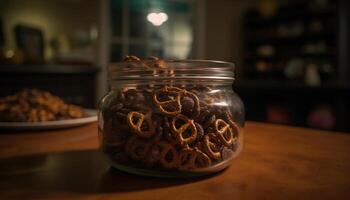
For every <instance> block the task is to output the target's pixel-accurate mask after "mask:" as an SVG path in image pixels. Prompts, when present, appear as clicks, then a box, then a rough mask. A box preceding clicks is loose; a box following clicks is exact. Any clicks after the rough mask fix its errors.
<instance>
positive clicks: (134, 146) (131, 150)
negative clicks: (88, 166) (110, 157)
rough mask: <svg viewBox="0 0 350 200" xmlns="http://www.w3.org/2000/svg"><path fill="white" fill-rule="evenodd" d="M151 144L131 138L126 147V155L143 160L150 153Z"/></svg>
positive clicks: (134, 137)
mask: <svg viewBox="0 0 350 200" xmlns="http://www.w3.org/2000/svg"><path fill="white" fill-rule="evenodd" d="M150 147H151V144H149V143H148V142H147V141H143V140H141V139H139V138H138V137H136V136H133V137H131V138H130V139H129V140H128V141H127V142H126V145H125V151H126V153H127V154H128V155H129V156H130V157H131V158H133V159H135V160H138V161H140V160H143V159H144V157H145V155H146V154H147V152H148V151H149V149H150Z"/></svg>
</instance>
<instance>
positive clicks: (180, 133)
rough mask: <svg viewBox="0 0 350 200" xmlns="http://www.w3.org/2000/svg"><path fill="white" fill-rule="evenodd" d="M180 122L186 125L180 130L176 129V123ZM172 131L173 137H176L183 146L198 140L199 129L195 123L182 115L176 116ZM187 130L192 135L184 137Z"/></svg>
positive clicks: (172, 122)
mask: <svg viewBox="0 0 350 200" xmlns="http://www.w3.org/2000/svg"><path fill="white" fill-rule="evenodd" d="M178 120H181V121H182V122H184V124H183V125H181V126H180V127H179V128H177V127H176V122H177V121H178ZM170 130H171V133H172V135H173V136H174V137H175V139H176V140H177V142H178V143H179V144H180V145H181V146H183V145H186V144H190V143H192V142H193V141H195V140H196V137H197V128H196V125H195V124H194V121H193V120H190V119H189V118H187V117H186V116H185V115H181V114H180V115H177V116H175V117H174V118H173V119H172V121H171V125H170ZM187 130H190V131H191V132H190V135H189V136H187V137H184V134H185V132H186V131H187Z"/></svg>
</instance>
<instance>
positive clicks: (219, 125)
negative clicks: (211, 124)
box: [215, 119, 235, 146]
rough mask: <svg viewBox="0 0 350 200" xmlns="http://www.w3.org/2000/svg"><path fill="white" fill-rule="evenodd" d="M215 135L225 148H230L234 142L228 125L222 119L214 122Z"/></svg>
mask: <svg viewBox="0 0 350 200" xmlns="http://www.w3.org/2000/svg"><path fill="white" fill-rule="evenodd" d="M215 134H216V136H217V137H218V138H219V140H220V141H221V142H222V144H224V145H225V146H230V145H231V144H233V142H234V140H235V138H234V137H233V132H232V129H231V128H230V125H229V124H228V123H226V122H225V121H224V120H222V119H217V120H216V121H215Z"/></svg>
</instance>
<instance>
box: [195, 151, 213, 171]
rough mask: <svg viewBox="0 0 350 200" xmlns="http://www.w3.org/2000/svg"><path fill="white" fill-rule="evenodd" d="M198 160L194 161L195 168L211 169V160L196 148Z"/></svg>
mask: <svg viewBox="0 0 350 200" xmlns="http://www.w3.org/2000/svg"><path fill="white" fill-rule="evenodd" d="M195 151H196V159H195V160H194V166H195V167H196V168H204V167H209V166H210V165H211V160H210V158H209V157H208V156H207V154H205V153H203V152H202V151H200V150H199V149H198V148H195Z"/></svg>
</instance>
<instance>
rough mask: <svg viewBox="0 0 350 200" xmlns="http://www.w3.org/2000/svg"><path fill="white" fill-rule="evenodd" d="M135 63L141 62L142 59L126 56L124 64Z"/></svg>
mask: <svg viewBox="0 0 350 200" xmlns="http://www.w3.org/2000/svg"><path fill="white" fill-rule="evenodd" d="M133 61H141V60H140V58H138V57H136V56H132V55H130V56H125V58H124V60H123V62H133Z"/></svg>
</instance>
